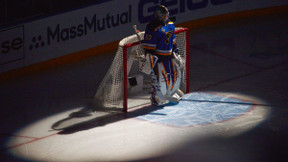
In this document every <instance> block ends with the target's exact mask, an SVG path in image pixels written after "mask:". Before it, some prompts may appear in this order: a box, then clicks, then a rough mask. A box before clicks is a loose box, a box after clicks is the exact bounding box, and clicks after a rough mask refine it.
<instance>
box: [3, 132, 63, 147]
mask: <svg viewBox="0 0 288 162" xmlns="http://www.w3.org/2000/svg"><path fill="white" fill-rule="evenodd" d="M57 134H58V133H54V134H51V135H48V136H44V137H40V138H35V139H34V140H31V141H27V142H24V143H20V144H17V145H14V146H10V147H8V148H7V149H8V150H9V149H13V148H17V147H20V146H23V145H26V144H29V143H33V142H36V141H40V140H43V139H46V138H49V137H52V136H55V135H57Z"/></svg>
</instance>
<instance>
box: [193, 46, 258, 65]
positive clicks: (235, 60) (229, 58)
mask: <svg viewBox="0 0 288 162" xmlns="http://www.w3.org/2000/svg"><path fill="white" fill-rule="evenodd" d="M190 47H191V48H194V49H198V50H201V51H203V52H206V53H208V54H211V55H215V56H220V57H222V58H225V59H227V60H229V61H232V62H236V63H240V64H243V65H247V66H250V67H253V68H256V69H261V68H262V67H259V66H256V65H253V64H249V63H247V62H244V61H241V60H237V59H233V58H231V57H228V56H225V55H221V54H219V53H217V52H213V51H209V50H206V49H203V48H200V47H197V46H190Z"/></svg>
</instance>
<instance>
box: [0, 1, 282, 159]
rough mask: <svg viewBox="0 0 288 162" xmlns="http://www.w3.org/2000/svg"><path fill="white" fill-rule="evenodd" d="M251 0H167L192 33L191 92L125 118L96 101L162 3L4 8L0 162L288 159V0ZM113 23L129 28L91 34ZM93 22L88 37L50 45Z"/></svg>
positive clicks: (15, 4) (10, 4)
mask: <svg viewBox="0 0 288 162" xmlns="http://www.w3.org/2000/svg"><path fill="white" fill-rule="evenodd" d="M241 1H242V0H228V1H215V0H214V1H207V3H204V2H206V1H201V2H200V1H197V2H194V1H193V2H194V3H192V1H175V3H172V2H171V3H167V2H166V1H165V2H164V1H163V3H167V5H168V8H169V9H170V11H171V14H172V16H174V17H175V18H176V21H175V24H176V26H181V27H186V28H189V30H190V35H189V37H190V44H189V48H190V54H189V56H190V57H189V59H190V66H189V70H190V78H189V79H190V85H189V86H190V92H189V93H187V94H185V95H184V97H183V98H182V99H181V100H180V102H179V103H178V104H172V103H170V104H167V105H166V106H164V107H155V106H152V105H150V104H148V105H145V106H141V107H137V108H134V109H131V110H128V112H127V113H123V112H121V111H120V112H114V111H110V110H109V109H104V110H103V109H102V110H99V111H98V110H97V109H96V111H92V110H95V109H94V108H93V105H91V100H93V99H94V96H95V93H96V91H97V88H98V87H99V85H100V83H101V81H102V80H103V77H104V76H105V74H106V72H107V70H108V69H109V67H110V65H111V63H112V61H113V58H114V56H115V53H116V50H117V47H118V42H119V40H120V39H121V38H124V37H126V36H129V35H132V34H133V31H132V25H133V24H137V25H138V26H139V30H140V31H143V30H144V29H145V23H146V19H149V13H150V12H148V8H149V7H151V6H152V7H151V8H153V5H157V4H158V3H159V4H160V3H161V2H162V1H160V0H155V1H143V0H137V1H135V0H133V1H127V3H126V2H125V4H122V5H119V3H124V1H119V0H115V1H112V0H90V1H88V0H85V1H75V0H74V1H71V0H70V1H68V0H65V1H64V0H62V1H54V0H43V1H39V0H34V1H33V0H23V1H15V0H9V1H8V0H1V10H0V12H1V14H0V32H1V33H0V47H1V55H0V61H1V62H0V70H1V71H0V72H1V73H0V98H1V99H0V101H1V102H0V106H1V109H0V120H1V122H0V128H1V129H0V141H1V145H0V146H1V147H0V149H1V150H0V159H1V161H5V162H9V161H201V162H210V161H214V162H215V161H216V162H218V161H219V162H225V161H227V162H228V161H263V162H266V161H268V162H270V161H271V162H272V161H273V162H274V161H277V162H280V161H287V158H288V125H287V123H288V118H287V115H288V108H287V105H288V99H287V98H288V30H287V27H288V19H287V17H288V7H287V5H288V3H287V1H281V0H278V2H277V3H276V1H274V2H273V3H272V2H271V4H269V5H270V6H269V5H267V4H265V5H264V3H265V0H262V1H261V2H263V4H261V3H260V2H259V4H258V3H256V2H255V3H254V2H249V4H243V5H239V4H242V3H244V2H241ZM176 2H177V3H176ZM183 2H186V3H183ZM114 3H116V5H114ZM247 3H248V2H247ZM267 3H268V2H267ZM274 3H275V4H274ZM117 4H118V5H119V6H117ZM192 4H199V5H195V6H198V7H199V8H197V9H192V7H193V6H192ZM249 5H250V6H249ZM107 6H110V8H111V12H110V11H107V10H106V9H105V7H107ZM195 6H194V7H195ZM235 6H236V7H235ZM244 6H245V7H244ZM259 6H260V7H259ZM94 7H95V8H96V9H95V8H94ZM97 7H99V8H104V9H103V10H100V9H99V8H97ZM141 7H143V8H141ZM241 7H243V9H241V11H240V10H238V9H239V8H241ZM116 8H118V9H119V8H120V9H119V10H117V9H116ZM121 8H122V9H121ZM227 8H228V9H227ZM231 8H232V9H231ZM113 9H115V10H117V11H115V12H112V10H113ZM225 9H227V12H226V11H225ZM234 9H235V11H234ZM220 10H221V11H220ZM223 10H224V12H226V13H221V12H222V11H223ZM230 10H232V11H230ZM88 11H89V12H88ZM90 11H91V13H90ZM140 11H143V12H140ZM210 11H211V12H210ZM83 13H84V14H85V15H84V16H79V15H81V14H83ZM211 13H212V14H211ZM112 16H114V18H115V19H116V18H117V17H119V18H120V19H119V20H120V21H121V20H122V23H119V24H118V25H117V26H116V25H115V27H113V28H112V26H111V28H110V27H108V26H106V29H105V30H103V31H99V30H98V29H97V31H93V30H92V29H93V21H92V20H93V18H94V17H95V20H96V22H97V20H99V21H100V20H102V18H103V20H104V19H105V20H107V21H108V19H109V17H111V18H112ZM63 17H64V18H66V17H69V19H68V18H67V19H63ZM184 17H186V18H187V19H184ZM85 20H87V21H88V20H89V23H88V24H89V25H90V26H89V28H87V29H89V30H87V33H86V34H84V33H82V34H83V35H79V36H78V37H76V36H75V37H71V35H70V37H69V39H67V40H64V39H61V41H59V40H58V41H57V39H56V38H57V35H55V34H54V35H53V34H52V35H53V36H54V37H55V40H50V42H49V44H48V43H47V39H48V38H47V37H46V36H47V31H49V30H50V29H51V30H52V29H53V32H55V31H59V34H60V35H59V38H61V37H62V38H64V37H65V30H66V29H69V30H70V29H71V30H72V29H74V27H75V30H76V28H81V26H82V25H83V24H81V23H83V22H84V23H85ZM120 21H119V22H120ZM86 23H87V22H86ZM41 25H42V26H41ZM69 25H70V26H69ZM57 27H58V28H57ZM30 33H32V34H31V35H29V34H30ZM72 33H73V32H72ZM72 33H71V32H70V34H72ZM115 33H116V34H115ZM61 34H62V35H61ZM66 34H67V33H66ZM78 34H79V33H78ZM14 36H15V39H14ZM108 37H109V38H108ZM10 38H11V39H10ZM13 50H14V51H13ZM19 50H20V51H19ZM11 51H12V52H11Z"/></svg>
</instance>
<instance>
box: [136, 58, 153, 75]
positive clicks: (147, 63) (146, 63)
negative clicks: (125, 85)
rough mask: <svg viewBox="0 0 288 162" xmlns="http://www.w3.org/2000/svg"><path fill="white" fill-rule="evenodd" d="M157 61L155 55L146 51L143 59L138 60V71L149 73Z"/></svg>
mask: <svg viewBox="0 0 288 162" xmlns="http://www.w3.org/2000/svg"><path fill="white" fill-rule="evenodd" d="M157 61H158V58H157V56H154V55H151V54H149V53H147V54H146V56H145V59H141V60H139V69H140V71H141V72H143V73H145V74H148V75H149V74H150V73H151V71H152V69H153V68H154V67H155V65H156V62H157Z"/></svg>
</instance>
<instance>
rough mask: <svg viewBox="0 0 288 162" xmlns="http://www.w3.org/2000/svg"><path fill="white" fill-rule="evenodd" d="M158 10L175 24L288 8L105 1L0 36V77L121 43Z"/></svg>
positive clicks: (229, 0) (181, 0) (194, 0)
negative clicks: (163, 9) (162, 9)
mask: <svg viewBox="0 0 288 162" xmlns="http://www.w3.org/2000/svg"><path fill="white" fill-rule="evenodd" d="M160 4H163V5H165V6H167V7H168V8H169V10H170V15H171V16H173V17H175V18H176V24H177V23H183V22H188V21H191V20H196V19H200V18H205V17H209V16H215V15H220V14H227V13H232V12H239V11H245V10H251V9H259V8H266V7H273V6H281V5H288V1H287V0H257V1H251V0H125V1H123V0H106V1H105V0H104V2H102V3H100V4H97V5H94V6H91V7H86V8H81V9H78V10H74V11H70V12H67V13H63V14H59V15H55V16H51V17H48V18H44V19H40V20H35V21H32V22H28V23H25V24H22V25H19V26H17V27H13V28H10V29H5V30H2V31H0V47H1V48H0V49H1V55H0V73H2V72H5V71H9V70H12V69H16V68H19V67H25V66H28V65H31V64H35V63H38V62H42V61H46V60H50V59H53V58H57V57H60V56H64V55H67V54H71V53H75V52H78V51H82V50H85V49H89V48H93V47H96V46H99V45H103V44H107V43H109V42H113V41H117V40H120V39H122V38H124V37H126V36H128V35H131V34H133V30H132V25H134V24H136V25H138V28H139V29H140V30H144V29H145V24H146V23H147V22H149V21H150V20H151V19H152V18H153V12H154V10H155V7H157V6H158V5H160Z"/></svg>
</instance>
